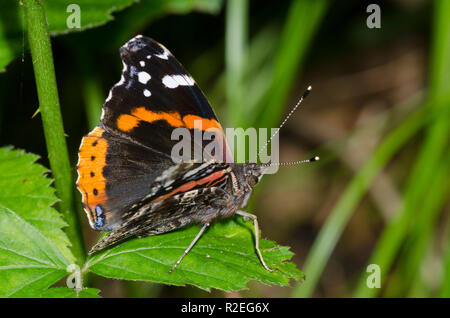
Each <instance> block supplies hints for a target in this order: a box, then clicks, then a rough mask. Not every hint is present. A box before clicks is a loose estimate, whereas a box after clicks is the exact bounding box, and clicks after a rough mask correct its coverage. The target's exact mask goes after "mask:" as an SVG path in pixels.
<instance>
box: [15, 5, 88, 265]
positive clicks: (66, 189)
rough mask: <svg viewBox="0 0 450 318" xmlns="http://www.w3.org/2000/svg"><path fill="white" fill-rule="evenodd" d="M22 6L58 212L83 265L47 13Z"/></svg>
mask: <svg viewBox="0 0 450 318" xmlns="http://www.w3.org/2000/svg"><path fill="white" fill-rule="evenodd" d="M23 6H24V9H25V16H26V22H27V29H28V41H29V43H30V50H31V57H32V61H33V67H34V75H35V80H36V87H37V92H38V99H39V108H40V113H41V116H42V124H43V126H44V134H45V141H46V144H47V152H48V157H49V161H50V168H51V170H52V174H53V178H54V180H55V187H56V192H57V195H58V197H59V198H60V199H61V201H60V202H59V210H60V212H61V213H62V214H63V216H64V218H65V221H66V222H67V223H68V225H69V226H68V227H67V228H65V231H66V233H67V236H68V237H69V240H70V241H71V243H72V252H73V254H74V256H75V258H76V260H77V263H79V264H82V263H83V262H84V259H85V251H84V245H83V240H82V235H81V228H80V224H79V220H78V216H77V214H76V212H75V211H76V210H75V209H74V196H73V194H74V193H73V183H72V174H71V169H70V163H69V155H68V151H67V146H66V140H65V137H64V128H63V122H62V116H61V110H60V106H59V105H60V104H59V98H58V90H57V86H56V77H55V69H54V65H53V55H52V50H51V44H50V36H49V32H48V26H47V22H46V18H45V12H44V8H43V6H42V4H41V2H40V1H37V0H23Z"/></svg>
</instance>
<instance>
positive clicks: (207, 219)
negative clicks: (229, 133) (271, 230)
mask: <svg viewBox="0 0 450 318" xmlns="http://www.w3.org/2000/svg"><path fill="white" fill-rule="evenodd" d="M120 55H121V58H122V62H123V65H124V67H123V70H122V77H121V80H120V81H119V82H118V83H117V84H116V85H115V86H114V87H113V88H112V89H111V91H110V94H109V96H108V97H107V99H106V101H105V103H104V105H103V112H102V116H101V125H99V126H98V127H96V128H95V129H94V130H93V131H91V132H90V133H89V134H88V135H87V136H85V137H84V138H83V140H82V142H81V146H80V151H79V161H78V165H77V169H78V180H77V186H78V189H79V191H80V192H81V194H82V203H83V207H84V209H85V211H86V214H87V216H88V219H89V223H90V225H91V227H92V228H93V229H95V230H98V231H109V233H108V234H107V235H106V236H104V237H103V238H102V239H101V240H100V241H99V242H98V243H97V244H96V245H95V246H94V247H93V248H92V249H91V251H90V253H94V252H98V251H100V250H103V249H105V248H108V247H110V246H112V245H115V244H117V243H119V242H122V241H124V240H126V239H129V238H132V237H145V236H150V235H158V234H162V233H166V232H169V231H172V230H176V229H179V228H182V227H185V226H188V225H190V224H194V223H198V224H202V225H203V228H202V231H201V232H200V233H199V235H198V237H197V238H196V239H195V240H194V241H193V242H192V244H191V245H190V246H189V248H188V249H187V250H186V252H185V254H183V256H182V257H181V259H182V258H183V257H184V255H186V254H187V252H188V251H189V249H190V248H192V246H193V244H195V241H196V240H197V239H198V238H199V237H200V235H201V233H203V231H204V229H205V228H206V227H207V226H208V225H209V224H210V223H211V222H213V221H214V220H216V219H220V218H226V217H229V216H231V215H233V214H234V213H238V214H239V213H241V214H242V213H243V214H242V215H244V216H246V217H248V213H246V212H242V211H241V209H244V208H245V207H246V205H247V203H248V200H249V198H250V195H251V193H252V190H253V187H254V186H255V185H256V184H257V183H258V182H259V180H260V179H261V177H262V175H263V171H262V166H261V165H257V164H254V163H245V164H235V163H233V162H232V161H230V160H228V161H227V160H226V159H227V158H228V159H229V158H231V155H230V150H229V148H228V145H227V144H226V141H225V142H222V141H223V140H226V139H225V138H224V133H223V130H222V127H221V125H220V123H219V122H218V120H217V118H216V116H215V114H214V111H213V110H212V108H211V106H210V105H209V103H208V101H207V99H206V97H205V96H204V94H203V93H202V92H201V90H200V88H199V87H198V86H197V84H196V83H195V81H194V80H193V79H192V77H191V76H190V75H189V74H188V72H187V71H186V70H185V69H184V68H183V66H182V65H181V64H180V63H179V62H178V61H177V60H176V59H175V58H174V57H173V55H172V54H171V53H170V52H169V51H168V50H167V49H166V48H165V47H163V46H162V45H161V44H159V43H157V42H156V41H154V40H152V39H149V38H146V37H143V36H137V37H135V38H133V39H132V40H130V41H128V42H127V43H126V44H125V45H124V46H122V47H121V49H120ZM198 123H200V124H201V125H200V126H198ZM176 128H182V129H185V130H186V131H187V132H188V134H190V135H191V136H192V137H194V136H195V135H196V133H197V132H206V131H212V132H213V133H214V134H215V135H214V136H215V137H216V138H214V139H213V141H211V140H206V141H203V140H201V141H200V142H199V141H195V138H193V140H194V143H193V145H192V148H193V149H194V148H196V147H197V148H200V149H202V150H203V152H205V149H206V147H207V145H208V144H210V143H211V142H217V141H220V142H219V143H218V145H219V146H220V147H221V148H220V150H221V151H219V152H217V153H216V152H206V158H203V159H202V160H200V161H199V160H188V161H182V162H178V163H176V162H174V158H173V156H172V155H173V154H172V149H173V147H174V146H175V144H176V142H177V141H176V140H173V138H172V132H173V131H174V129H176ZM217 137H220V138H217ZM254 222H256V217H255V218H254ZM256 226H257V223H255V229H257V228H256ZM257 241H258V238H257ZM257 249H258V246H257ZM258 255H259V256H260V259H261V261H262V263H263V265H264V266H265V267H266V268H267V266H266V265H265V264H264V261H263V260H262V256H261V254H260V252H259V249H258ZM181 259H180V260H179V261H178V262H177V264H179V262H180V261H181ZM177 264H176V265H177ZM176 265H175V266H176ZM175 266H174V267H175ZM172 270H173V268H172Z"/></svg>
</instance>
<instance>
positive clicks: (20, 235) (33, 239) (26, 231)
mask: <svg viewBox="0 0 450 318" xmlns="http://www.w3.org/2000/svg"><path fill="white" fill-rule="evenodd" d="M67 265H68V261H67V260H66V259H65V258H64V256H63V255H62V254H61V252H60V251H59V249H58V248H57V247H56V245H54V244H53V243H52V242H51V241H50V240H49V239H48V238H46V237H45V236H44V235H43V234H42V233H41V232H40V231H39V230H38V229H36V228H35V227H34V226H32V225H31V224H30V223H28V222H26V221H25V220H24V219H22V218H21V217H20V216H19V215H18V214H16V213H14V212H13V211H11V210H10V209H8V208H5V207H2V206H0V281H1V282H2V288H1V289H0V297H33V296H36V295H37V294H38V293H39V292H40V291H41V290H42V289H45V288H47V287H48V286H51V285H52V284H54V283H55V282H57V281H58V280H60V279H61V278H62V277H64V275H66V267H67Z"/></svg>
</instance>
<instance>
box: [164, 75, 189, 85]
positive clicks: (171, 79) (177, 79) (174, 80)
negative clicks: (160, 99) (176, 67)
mask: <svg viewBox="0 0 450 318" xmlns="http://www.w3.org/2000/svg"><path fill="white" fill-rule="evenodd" d="M162 82H163V84H164V85H165V86H166V87H168V88H176V87H178V86H193V85H194V84H195V82H194V80H193V79H192V77H190V76H189V75H187V74H181V75H180V74H177V75H166V76H164V77H163V79H162Z"/></svg>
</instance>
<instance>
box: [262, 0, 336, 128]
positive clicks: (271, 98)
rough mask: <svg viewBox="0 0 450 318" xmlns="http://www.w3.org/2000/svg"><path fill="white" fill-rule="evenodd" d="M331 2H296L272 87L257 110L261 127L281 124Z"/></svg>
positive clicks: (280, 43) (277, 59) (283, 40)
mask: <svg viewBox="0 0 450 318" xmlns="http://www.w3.org/2000/svg"><path fill="white" fill-rule="evenodd" d="M329 3H330V1H328V0H293V1H292V4H291V5H290V7H289V13H288V17H287V21H286V23H285V25H284V28H283V31H282V34H281V40H280V42H279V45H278V53H277V57H276V60H275V65H274V73H273V77H272V83H271V85H270V89H269V90H268V91H267V95H266V98H264V100H263V102H262V103H261V104H260V106H259V107H257V109H256V111H255V113H256V114H258V115H260V118H259V119H258V126H259V127H276V126H277V124H278V122H279V120H280V117H281V115H282V113H283V109H284V106H285V103H286V100H287V97H288V94H289V92H290V90H291V88H292V86H293V84H294V76H295V75H296V74H298V70H299V66H300V65H301V64H302V62H303V61H304V59H305V56H306V53H307V50H308V48H309V44H310V42H311V39H312V38H313V36H314V34H315V33H316V31H317V28H318V26H319V25H320V21H321V20H322V18H323V16H324V14H325V12H326V8H327V7H328V5H329Z"/></svg>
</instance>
